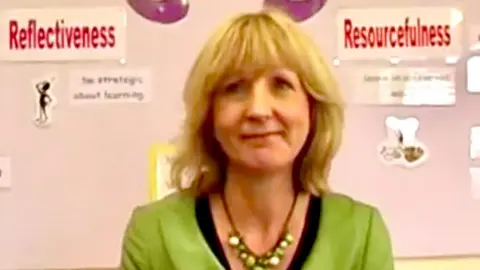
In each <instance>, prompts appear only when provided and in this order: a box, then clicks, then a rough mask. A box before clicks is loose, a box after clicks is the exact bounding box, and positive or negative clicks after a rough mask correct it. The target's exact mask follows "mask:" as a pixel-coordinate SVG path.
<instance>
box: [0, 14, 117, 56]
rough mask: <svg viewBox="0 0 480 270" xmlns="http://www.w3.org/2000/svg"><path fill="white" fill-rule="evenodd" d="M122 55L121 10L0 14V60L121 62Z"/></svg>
mask: <svg viewBox="0 0 480 270" xmlns="http://www.w3.org/2000/svg"><path fill="white" fill-rule="evenodd" d="M125 51H126V11H125V9H124V8H123V7H92V8H80V7H75V8H70V9H68V8H55V9H48V8H42V9H10V10H8V9H7V10H2V11H0V60H6V61H28V62H31V61H72V60H120V59H124V58H125Z"/></svg>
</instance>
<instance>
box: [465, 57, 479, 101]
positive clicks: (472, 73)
mask: <svg viewBox="0 0 480 270" xmlns="http://www.w3.org/2000/svg"><path fill="white" fill-rule="evenodd" d="M467 91H468V92H470V93H480V56H477V55H475V56H472V57H470V58H468V60H467Z"/></svg>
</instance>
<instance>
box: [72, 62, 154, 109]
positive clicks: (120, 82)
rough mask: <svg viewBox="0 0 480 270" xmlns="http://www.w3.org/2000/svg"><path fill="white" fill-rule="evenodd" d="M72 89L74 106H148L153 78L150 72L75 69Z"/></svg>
mask: <svg viewBox="0 0 480 270" xmlns="http://www.w3.org/2000/svg"><path fill="white" fill-rule="evenodd" d="M69 89H70V90H69V99H70V103H71V104H74V105H79V104H112V103H148V102H150V101H151V100H152V76H151V72H150V70H149V69H124V68H119V69H82V70H73V71H71V72H70V74H69Z"/></svg>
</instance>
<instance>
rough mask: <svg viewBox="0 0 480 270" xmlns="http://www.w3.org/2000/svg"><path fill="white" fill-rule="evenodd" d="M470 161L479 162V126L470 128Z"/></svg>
mask: <svg viewBox="0 0 480 270" xmlns="http://www.w3.org/2000/svg"><path fill="white" fill-rule="evenodd" d="M470 159H472V160H480V126H475V127H471V128H470Z"/></svg>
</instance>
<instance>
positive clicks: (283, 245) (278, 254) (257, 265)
mask: <svg viewBox="0 0 480 270" xmlns="http://www.w3.org/2000/svg"><path fill="white" fill-rule="evenodd" d="M297 197H298V196H297V195H295V197H294V199H293V202H292V205H291V206H290V210H289V211H288V214H287V217H286V219H285V221H284V222H283V229H282V231H281V233H280V235H279V237H278V240H277V242H276V244H275V245H274V246H273V247H272V248H271V249H269V250H268V251H267V252H265V253H263V254H256V253H255V252H253V251H252V250H251V249H250V248H249V247H248V246H247V244H246V243H245V242H244V240H243V237H242V235H241V234H240V233H239V231H238V230H237V228H236V226H235V223H234V222H233V218H232V215H231V213H230V210H229V208H228V205H227V202H226V200H225V194H224V193H223V192H222V194H221V200H222V203H223V207H224V209H225V213H226V214H227V218H228V221H229V222H230V226H231V227H232V231H231V232H230V233H229V234H228V244H229V246H230V247H231V248H233V249H234V250H235V252H236V254H237V257H238V258H239V259H240V260H241V261H242V263H243V266H244V268H245V269H248V270H267V269H272V268H273V267H275V266H277V265H279V264H280V262H281V260H282V259H283V257H284V255H285V250H286V249H287V247H288V246H290V245H291V244H292V243H293V242H294V241H295V239H294V237H293V235H292V234H291V233H290V232H289V230H288V225H289V223H290V219H291V217H292V214H293V210H294V209H295V205H296V202H297Z"/></svg>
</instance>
